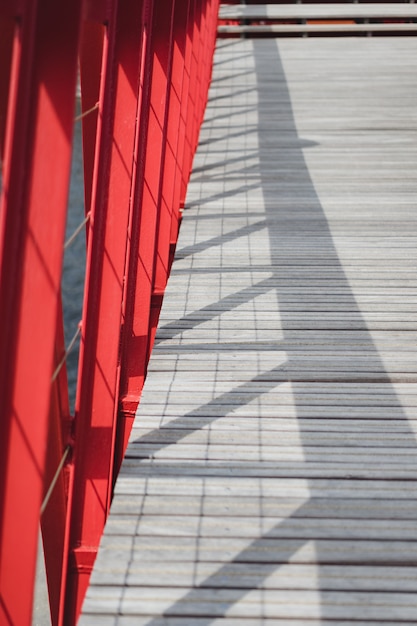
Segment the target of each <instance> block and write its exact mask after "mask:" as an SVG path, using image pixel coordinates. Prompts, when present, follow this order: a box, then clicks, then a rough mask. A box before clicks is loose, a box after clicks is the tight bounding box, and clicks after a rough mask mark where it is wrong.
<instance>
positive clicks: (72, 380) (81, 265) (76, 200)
mask: <svg viewBox="0 0 417 626" xmlns="http://www.w3.org/2000/svg"><path fill="white" fill-rule="evenodd" d="M78 109H79V102H77V114H78V112H79V111H78ZM84 214H85V213H84V176H83V163H82V139H81V122H79V121H78V122H75V125H74V143H73V156H72V168H71V184H70V192H69V203H68V217H67V230H66V240H67V239H68V238H69V237H70V236H71V235H72V233H73V232H74V231H75V230H76V228H77V227H78V226H79V224H80V223H81V222H82V221H83V219H84ZM85 256H86V247H85V230H84V229H83V230H82V231H81V232H80V233H79V234H78V236H77V237H76V238H75V239H74V240H73V241H72V243H71V244H70V245H69V247H68V248H67V249H66V250H65V254H64V267H63V274H62V304H63V309H64V329H65V345H66V346H68V345H69V343H70V341H71V339H72V338H73V336H74V334H75V332H76V330H77V326H78V324H79V322H80V320H81V312H82V301H83V291H84V275H85ZM78 353H79V339H77V342H76V344H75V345H74V348H73V349H72V351H71V352H70V354H69V356H68V359H67V371H68V387H69V397H70V407H71V411H72V412H73V410H74V401H75V391H76V381H77V369H78Z"/></svg>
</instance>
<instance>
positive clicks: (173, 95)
mask: <svg viewBox="0 0 417 626" xmlns="http://www.w3.org/2000/svg"><path fill="white" fill-rule="evenodd" d="M189 5H190V0H183V2H179V1H177V2H176V3H175V11H174V22H173V34H172V41H173V47H172V70H171V75H170V78H171V80H170V85H169V90H170V95H169V109H168V116H167V123H166V148H165V158H164V163H163V171H162V177H161V178H162V189H161V198H160V205H161V207H160V212H159V221H158V235H157V245H156V250H155V266H154V281H153V297H154V298H158V299H159V302H157V303H156V306H158V305H159V304H160V298H161V297H162V294H163V293H164V290H165V286H166V282H167V279H168V272H169V265H170V253H171V225H172V220H173V215H174V214H176V213H178V208H179V207H178V206H176V205H175V203H177V204H179V198H178V197H175V180H176V170H177V164H178V152H179V142H180V132H181V131H180V122H181V97H182V90H183V82H184V66H185V47H186V35H187V23H188V17H189Z"/></svg>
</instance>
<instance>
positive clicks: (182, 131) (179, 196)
mask: <svg viewBox="0 0 417 626" xmlns="http://www.w3.org/2000/svg"><path fill="white" fill-rule="evenodd" d="M194 8H195V0H189V7H188V21H187V30H186V36H185V48H184V74H183V81H182V91H181V110H180V121H179V129H178V151H177V162H176V172H175V187H174V201H173V204H174V211H173V213H172V221H171V245H174V244H176V242H177V238H178V231H179V225H180V219H181V211H180V210H181V209H182V208H183V207H184V196H185V189H186V186H187V182H188V174H185V172H184V161H185V157H184V155H185V148H186V135H187V119H188V108H189V101H190V84H191V82H190V79H191V65H192V48H193V33H194Z"/></svg>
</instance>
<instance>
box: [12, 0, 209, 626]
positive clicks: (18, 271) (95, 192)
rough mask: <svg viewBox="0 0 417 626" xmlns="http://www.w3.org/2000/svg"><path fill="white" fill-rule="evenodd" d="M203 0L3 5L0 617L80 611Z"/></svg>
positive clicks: (190, 138)
mask: <svg viewBox="0 0 417 626" xmlns="http://www.w3.org/2000/svg"><path fill="white" fill-rule="evenodd" d="M217 5H218V2H217V0H123V1H122V0H84V1H83V0H60V2H56V1H55V0H38V1H37V2H35V1H34V0H5V1H3V2H2V3H1V5H0V147H1V155H2V195H1V208H0V263H1V266H0V301H1V309H0V316H1V317H0V345H1V351H0V402H1V420H0V506H1V511H0V550H1V553H0V559H1V560H0V624H1V625H3V624H7V625H9V624H12V625H18V626H24V625H25V624H30V623H31V618H32V601H33V587H34V577H35V567H36V555H37V540H38V529H39V524H41V526H42V535H43V543H44V553H45V561H46V572H47V577H48V588H49V596H50V606H51V615H52V621H53V624H54V625H55V624H68V625H69V624H74V623H75V622H76V619H77V616H78V614H79V611H80V608H81V604H82V600H83V597H84V594H85V591H86V588H87V585H88V580H89V575H90V572H91V569H92V565H93V562H94V559H95V555H96V551H97V546H98V543H99V540H100V536H101V533H102V530H103V526H104V523H105V520H106V516H107V514H108V510H109V505H110V500H111V494H112V486H113V484H114V479H115V475H116V473H117V470H118V467H119V465H120V463H121V460H122V457H123V452H124V449H125V446H126V442H127V438H128V435H129V431H130V427H131V424H132V420H133V416H134V412H135V409H136V406H137V403H138V401H139V396H140V393H141V389H142V385H143V381H144V377H145V374H146V365H147V361H148V358H149V354H150V351H151V348H152V341H153V336H154V330H155V327H156V323H157V318H158V311H159V307H160V304H161V297H162V294H163V292H164V288H165V284H166V281H167V277H168V273H169V267H170V262H171V258H172V253H173V249H174V247H175V243H176V239H177V234H178V228H179V222H180V216H181V206H182V205H183V202H184V196H185V190H186V185H187V181H188V177H189V172H190V168H191V163H192V158H193V154H194V151H195V148H196V144H197V138H198V132H199V127H200V124H201V120H202V116H203V112H204V107H205V102H206V96H207V89H208V85H209V81H210V74H211V59H212V53H213V47H214V42H215V36H216V25H217V10H218V6H217ZM78 63H79V68H80V80H81V94H82V112H83V113H82V114H83V118H82V125H83V157H84V177H85V206H86V207H87V208H86V212H87V219H86V238H87V271H86V278H85V296H84V304H83V313H82V320H81V323H80V334H81V347H80V357H79V373H78V383H77V394H76V403H75V415H74V416H72V415H71V414H70V409H69V402H68V389H67V374H66V366H65V354H66V352H65V347H64V339H63V337H64V333H63V321H62V310H61V309H62V306H61V293H60V290H61V287H60V283H61V272H62V259H63V244H64V235H65V223H66V212H67V202H68V201H67V198H68V186H69V178H70V163H71V150H72V133H73V122H74V115H75V113H74V110H75V109H74V103H75V92H76V83H77V67H78Z"/></svg>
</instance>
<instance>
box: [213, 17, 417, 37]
mask: <svg viewBox="0 0 417 626" xmlns="http://www.w3.org/2000/svg"><path fill="white" fill-rule="evenodd" d="M312 19H317V18H315V17H313V18H312ZM217 31H218V33H219V34H220V35H222V34H229V35H231V34H234V35H240V34H243V33H245V34H251V35H254V34H264V33H274V34H281V35H285V34H290V33H292V34H293V33H311V34H313V33H319V34H324V33H349V34H352V33H353V34H356V33H367V32H374V33H393V32H408V33H415V32H416V31H417V24H415V23H412V22H411V23H399V22H392V23H388V24H380V23H377V24H375V23H373V22H367V23H366V24H349V23H345V24H343V23H342V24H335V23H333V24H332V23H328V24H323V23H322V24H319V23H317V24H314V23H311V22H310V23H307V24H261V25H258V24H245V25H242V26H241V25H234V24H229V25H227V26H223V25H222V24H219V26H218V27H217Z"/></svg>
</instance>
